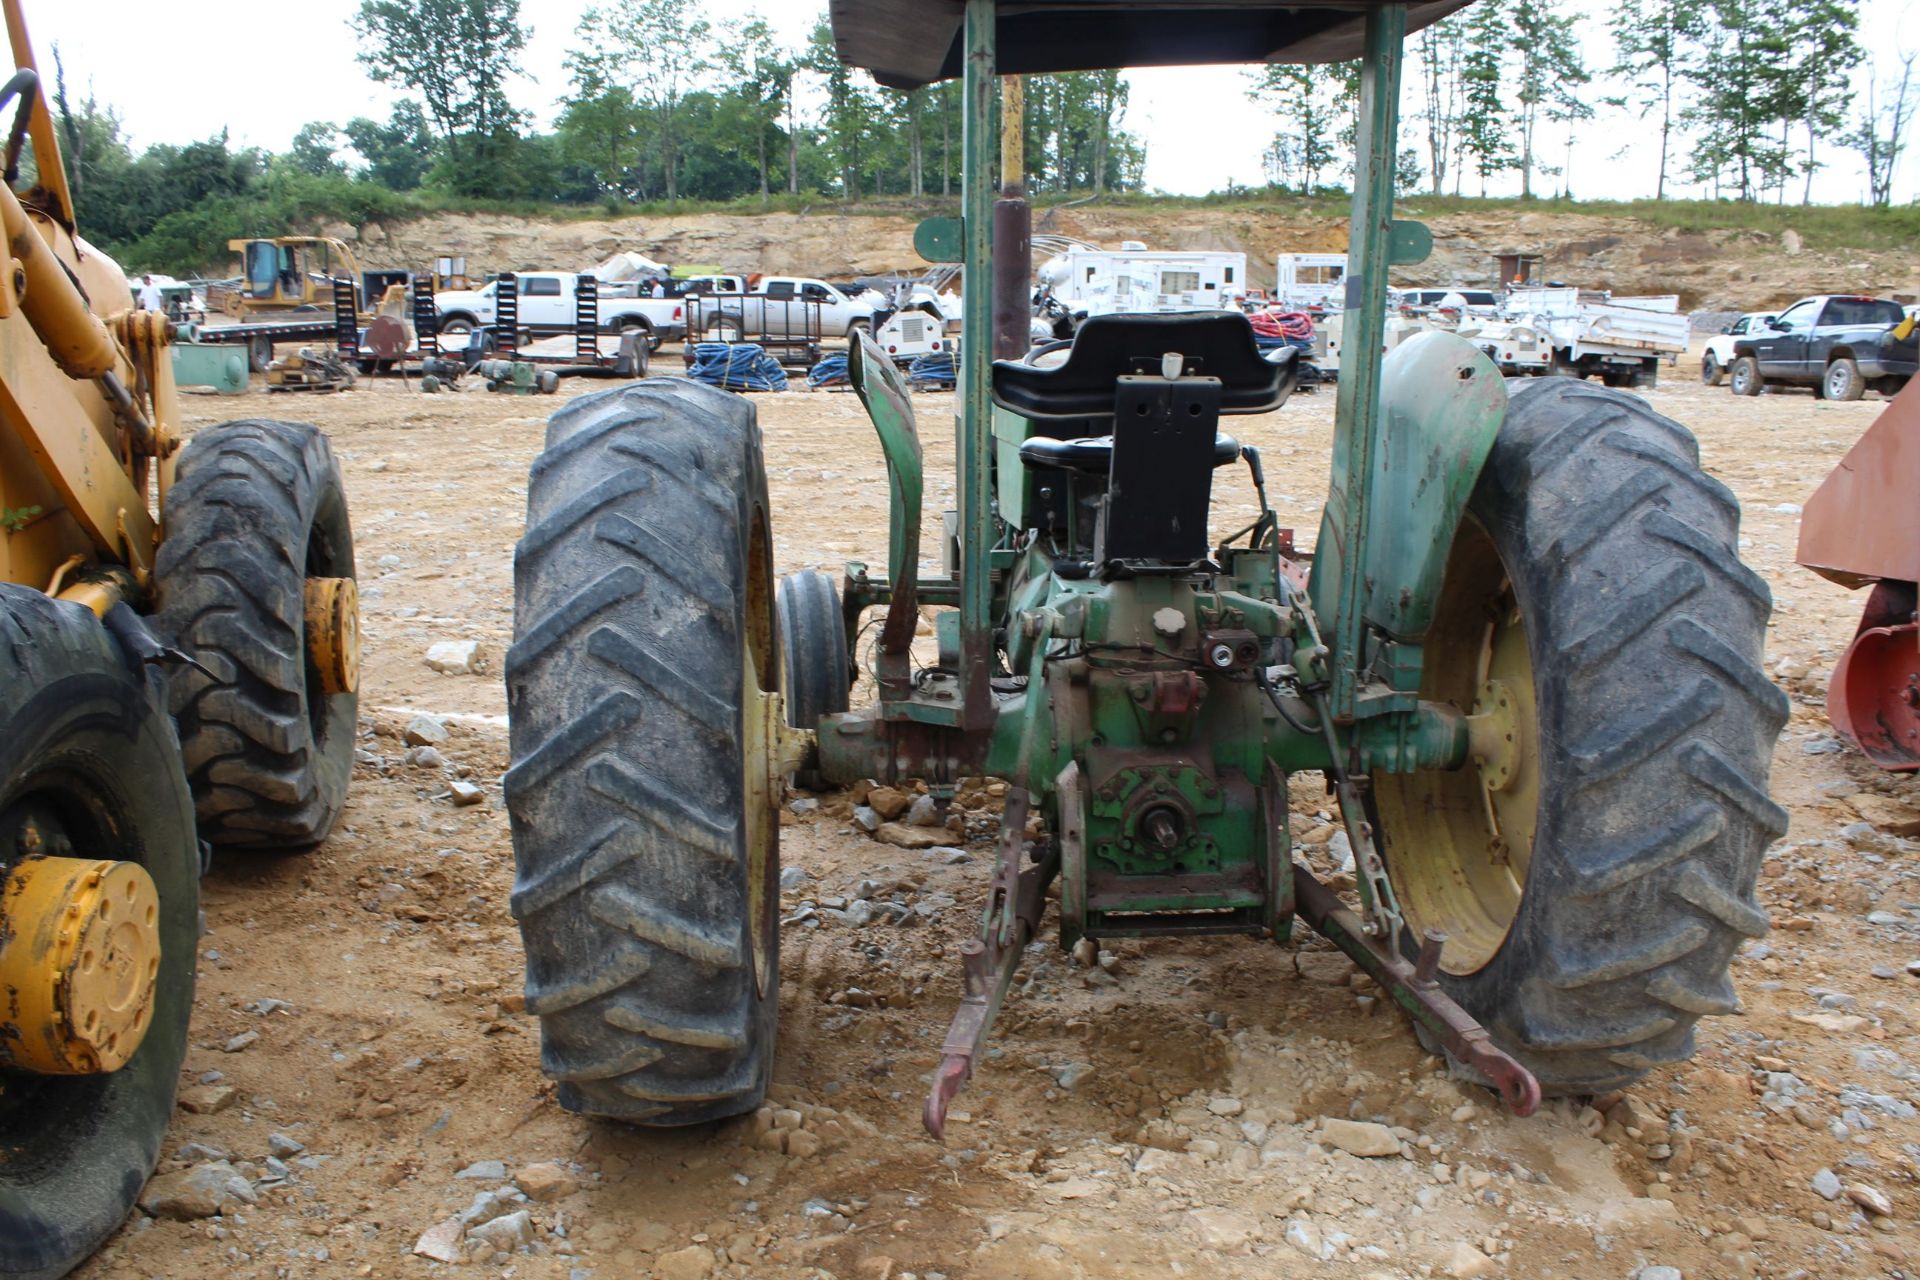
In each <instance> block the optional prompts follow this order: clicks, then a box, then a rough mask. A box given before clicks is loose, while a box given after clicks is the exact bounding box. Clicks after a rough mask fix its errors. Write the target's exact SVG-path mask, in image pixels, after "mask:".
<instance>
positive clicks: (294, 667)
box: [155, 420, 359, 852]
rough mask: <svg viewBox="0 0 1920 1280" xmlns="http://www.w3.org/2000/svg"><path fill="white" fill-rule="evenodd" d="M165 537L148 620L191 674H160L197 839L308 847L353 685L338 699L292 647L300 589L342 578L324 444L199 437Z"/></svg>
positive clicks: (294, 431) (344, 770) (344, 758)
mask: <svg viewBox="0 0 1920 1280" xmlns="http://www.w3.org/2000/svg"><path fill="white" fill-rule="evenodd" d="M166 531H167V536H166V539H165V540H164V541H163V542H162V543H161V544H160V554H159V557H158V560H157V562H156V564H155V577H156V579H157V581H158V584H159V598H160V613H159V617H158V622H159V628H160V630H161V632H162V633H163V634H165V635H167V636H170V637H172V639H173V641H174V643H176V644H177V645H178V646H179V647H180V649H181V650H182V651H183V652H185V653H186V654H187V656H189V657H191V658H192V659H193V660H194V662H195V663H196V664H198V665H197V666H195V667H180V668H176V669H175V670H173V671H172V672H171V673H170V679H169V691H170V693H171V696H172V703H173V714H174V718H175V720H176V721H177V722H178V723H179V726H180V746H181V749H182V751H183V752H184V758H185V761H186V766H187V779H188V781H189V782H191V783H192V784H193V796H194V802H195V805H196V807H197V809H198V811H199V815H200V834H201V836H202V837H204V838H205V839H206V840H208V841H209V842H210V843H212V844H215V845H219V846H223V847H226V848H233V849H252V850H262V851H275V852H285V851H292V850H297V849H305V848H311V847H312V846H313V845H316V844H318V843H319V842H320V841H321V840H322V839H324V838H325V837H326V834H327V832H328V831H330V830H332V828H333V824H334V821H335V819H337V818H338V817H339V816H340V810H341V807H342V806H343V805H345V803H346V797H347V783H348V781H349V780H350V779H351V777H352V774H353V749H354V734H355V732H356V730H357V718H358V711H359V695H358V694H357V693H356V692H355V691H354V689H353V688H352V687H351V686H352V685H353V683H354V681H353V679H351V678H349V679H347V680H346V681H345V685H346V687H338V686H340V684H341V682H340V681H338V680H332V679H330V678H329V677H328V676H327V675H326V674H325V673H323V672H322V671H321V670H320V669H319V667H318V666H317V665H316V663H315V657H314V653H313V650H312V648H311V646H310V645H309V643H308V634H307V632H308V617H307V612H308V611H307V593H306V588H307V583H308V581H309V580H310V579H338V578H347V579H351V578H352V577H353V576H354V565H353V527H352V524H351V523H350V522H349V520H348V518H347V497H346V490H345V488H344V487H343V485H342V482H341V478H340V465H339V463H338V462H336V461H335V459H334V456H333V450H332V448H331V447H330V446H329V445H328V443H327V437H326V436H325V435H323V434H322V433H321V432H320V431H319V430H318V429H316V428H314V427H310V426H307V425H305V424H302V423H294V422H270V421H265V420H250V421H242V422H229V423H225V424H223V425H221V426H217V427H211V428H209V429H207V430H205V431H202V432H200V433H199V434H197V435H195V436H194V437H193V439H192V440H190V441H189V442H188V443H187V447H186V450H185V452H184V453H182V455H181V458H180V466H179V470H178V472H177V473H176V475H175V478H174V482H173V487H172V488H171V489H170V490H169V491H168V493H167V509H166ZM351 643H352V645H353V647H354V649H355V650H356V651H357V647H358V640H357V637H354V638H351ZM356 665H357V664H356Z"/></svg>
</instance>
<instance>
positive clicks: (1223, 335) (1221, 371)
mask: <svg viewBox="0 0 1920 1280" xmlns="http://www.w3.org/2000/svg"><path fill="white" fill-rule="evenodd" d="M1174 352H1178V353H1179V354H1180V356H1181V358H1182V360H1181V363H1182V369H1181V373H1182V376H1185V377H1198V378H1215V379H1218V380H1219V382H1220V410H1219V411H1220V412H1221V413H1267V412H1269V411H1271V410H1274V409H1278V408H1279V407H1280V406H1281V405H1282V404H1284V403H1286V399H1287V397H1288V396H1289V395H1290V394H1292V392H1293V384H1294V379H1295V378H1296V377H1297V376H1298V374H1297V371H1296V369H1295V367H1294V361H1295V359H1296V357H1297V356H1298V355H1299V351H1298V349H1296V348H1294V347H1283V348H1280V349H1279V350H1278V351H1277V352H1276V353H1275V355H1274V356H1273V357H1271V358H1269V357H1268V356H1265V355H1262V354H1261V351H1260V348H1259V346H1258V345H1257V344H1256V343H1255V342H1254V340H1253V325H1252V324H1251V323H1249V322H1248V320H1247V317H1246V316H1244V315H1242V314H1241V313H1240V312H1238V311H1199V312H1189V313H1185V314H1178V315H1106V316H1092V317H1090V318H1089V319H1088V320H1087V322H1086V323H1085V324H1083V325H1081V326H1080V332H1079V333H1077V334H1075V335H1074V338H1073V347H1072V349H1071V350H1069V351H1068V352H1067V358H1066V360H1065V361H1064V362H1062V363H1061V364H1058V365H1054V366H1052V367H1043V366H1040V365H1032V364H1027V363H1025V362H1024V361H1019V360H996V361H994V363H993V402H994V403H995V404H997V405H999V406H1000V407H1001V408H1003V409H1008V410H1011V411H1012V412H1014V413H1017V414H1020V415H1021V416H1022V417H1025V418H1032V419H1050V418H1051V419H1058V418H1106V417H1112V416H1113V411H1114V388H1115V384H1117V383H1118V382H1119V380H1120V379H1121V378H1123V377H1128V376H1135V377H1139V376H1159V375H1160V374H1161V372H1162V361H1163V358H1164V357H1165V356H1167V355H1168V354H1170V353H1174Z"/></svg>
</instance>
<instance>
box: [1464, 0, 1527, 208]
mask: <svg viewBox="0 0 1920 1280" xmlns="http://www.w3.org/2000/svg"><path fill="white" fill-rule="evenodd" d="M1466 12H1467V21H1466V30H1465V32H1464V33H1463V36H1462V41H1461V53H1460V72H1459V75H1460V96H1461V101H1462V103H1463V107H1464V109H1463V110H1462V112H1461V116H1460V152H1461V156H1462V159H1463V160H1471V161H1472V163H1473V171H1474V173H1475V174H1476V175H1478V176H1479V179H1480V190H1481V192H1482V193H1483V194H1484V193H1485V192H1486V189H1487V180H1488V179H1489V178H1491V177H1493V176H1494V175H1495V174H1498V173H1501V172H1503V171H1505V170H1507V169H1510V168H1512V167H1514V165H1515V163H1516V158H1515V156H1514V154H1513V149H1512V144H1511V142H1510V140H1509V139H1508V136H1507V129H1508V126H1509V123H1510V118H1509V109H1508V107H1507V104H1506V102H1505V100H1504V96H1503V90H1504V88H1505V84H1504V82H1505V77H1506V72H1505V64H1506V50H1507V41H1508V38H1509V35H1510V29H1509V24H1508V21H1507V13H1506V5H1505V2H1504V0H1480V3H1479V4H1476V5H1474V6H1473V7H1472V8H1470V9H1468V10H1467V11H1466Z"/></svg>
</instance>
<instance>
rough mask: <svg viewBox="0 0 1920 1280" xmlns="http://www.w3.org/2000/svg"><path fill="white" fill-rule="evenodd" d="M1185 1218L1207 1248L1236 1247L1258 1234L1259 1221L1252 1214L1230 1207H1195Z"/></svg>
mask: <svg viewBox="0 0 1920 1280" xmlns="http://www.w3.org/2000/svg"><path fill="white" fill-rule="evenodd" d="M1187 1219H1188V1221H1190V1222H1191V1223H1192V1224H1193V1230H1194V1233H1195V1234H1196V1235H1198V1236H1199V1237H1200V1243H1201V1244H1202V1245H1204V1246H1206V1247H1207V1248H1209V1249H1238V1248H1240V1247H1241V1246H1243V1245H1245V1244H1246V1243H1247V1242H1248V1241H1250V1240H1252V1239H1254V1238H1255V1237H1256V1236H1258V1235H1259V1234H1260V1223H1259V1222H1258V1221H1257V1220H1256V1219H1255V1218H1254V1217H1253V1215H1252V1214H1247V1213H1239V1212H1236V1211H1235V1210H1232V1209H1195V1210H1193V1211H1191V1212H1190V1213H1188V1214H1187Z"/></svg>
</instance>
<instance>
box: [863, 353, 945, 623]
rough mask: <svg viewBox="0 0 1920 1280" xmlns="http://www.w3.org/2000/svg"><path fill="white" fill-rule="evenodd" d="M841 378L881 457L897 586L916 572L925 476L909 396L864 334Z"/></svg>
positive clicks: (890, 573) (890, 574)
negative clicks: (850, 390)
mask: <svg viewBox="0 0 1920 1280" xmlns="http://www.w3.org/2000/svg"><path fill="white" fill-rule="evenodd" d="M847 376H848V380H849V381H851V382H852V383H853V389H854V390H855V391H856V392H858V393H859V395H860V403H861V404H863V405H865V406H866V409H867V417H868V418H869V419H871V420H872V422H873V430H874V434H876V435H878V436H879V437H880V452H881V453H882V454H884V455H885V456H886V460H887V493H888V514H887V580H888V582H889V583H891V584H892V585H893V587H894V588H895V589H896V590H898V589H899V586H900V584H901V583H902V582H906V581H909V580H911V579H912V578H914V577H916V576H917V575H918V574H919V571H920V502H921V495H922V492H923V491H924V489H925V485H926V479H925V475H924V466H923V464H922V461H921V456H920V432H919V430H918V428H917V427H916V425H915V423H914V417H913V398H912V394H911V393H910V392H909V391H908V390H907V384H906V382H905V381H904V380H903V379H902V378H901V377H900V369H899V366H897V365H895V364H894V363H893V361H891V360H889V359H887V356H886V353H885V352H884V351H882V350H880V348H879V347H878V346H876V345H874V341H873V339H872V338H870V337H868V336H867V335H866V334H864V333H862V334H861V335H860V338H859V341H857V342H855V343H854V344H853V345H852V347H851V348H850V349H849V350H848V352H847Z"/></svg>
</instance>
